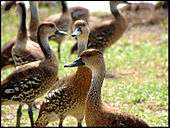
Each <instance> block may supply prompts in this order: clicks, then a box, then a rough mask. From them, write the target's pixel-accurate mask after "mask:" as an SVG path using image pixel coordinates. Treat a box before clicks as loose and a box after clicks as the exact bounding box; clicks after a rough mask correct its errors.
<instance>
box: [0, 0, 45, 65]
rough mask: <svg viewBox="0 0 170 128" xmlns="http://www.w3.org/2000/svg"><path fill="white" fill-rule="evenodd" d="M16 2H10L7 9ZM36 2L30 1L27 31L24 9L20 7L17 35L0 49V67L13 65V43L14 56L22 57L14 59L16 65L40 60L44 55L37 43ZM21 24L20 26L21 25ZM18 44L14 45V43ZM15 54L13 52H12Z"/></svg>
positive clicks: (37, 19) (37, 18)
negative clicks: (29, 17)
mask: <svg viewBox="0 0 170 128" xmlns="http://www.w3.org/2000/svg"><path fill="white" fill-rule="evenodd" d="M15 4H16V2H12V4H10V5H11V6H9V7H8V6H7V5H8V4H7V5H6V6H7V7H8V9H10V8H11V7H12V5H15ZM37 6H38V5H37V3H36V2H34V1H30V9H31V19H30V24H29V30H28V33H27V29H26V20H25V19H26V10H25V9H24V8H23V9H24V10H22V8H21V9H20V10H18V11H19V13H20V14H19V17H20V18H21V23H20V28H19V30H18V33H17V37H16V38H14V39H12V40H11V41H9V42H7V43H6V45H5V46H3V48H2V50H1V60H2V63H1V68H4V67H7V66H14V61H13V58H12V54H11V51H12V48H13V46H14V44H15V47H17V48H14V49H15V50H14V51H16V52H17V53H16V56H18V57H21V58H22V59H15V60H16V61H17V60H18V61H17V62H18V63H17V64H16V66H19V65H20V64H25V63H28V62H32V61H35V60H40V59H43V58H44V55H43V53H42V51H41V48H40V46H39V44H37V43H36V42H37V28H38V25H39V15H38V7H37ZM21 24H22V26H21ZM17 44H18V45H19V46H16V45H17ZM13 54H15V53H13ZM25 55H26V56H25Z"/></svg>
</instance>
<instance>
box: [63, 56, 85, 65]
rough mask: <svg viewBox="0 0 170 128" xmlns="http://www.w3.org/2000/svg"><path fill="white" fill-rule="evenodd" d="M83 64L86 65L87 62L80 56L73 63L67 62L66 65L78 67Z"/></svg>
mask: <svg viewBox="0 0 170 128" xmlns="http://www.w3.org/2000/svg"><path fill="white" fill-rule="evenodd" d="M81 65H85V63H84V62H83V61H82V58H79V59H77V60H75V61H74V62H73V63H71V64H65V65H64V67H78V66H81Z"/></svg>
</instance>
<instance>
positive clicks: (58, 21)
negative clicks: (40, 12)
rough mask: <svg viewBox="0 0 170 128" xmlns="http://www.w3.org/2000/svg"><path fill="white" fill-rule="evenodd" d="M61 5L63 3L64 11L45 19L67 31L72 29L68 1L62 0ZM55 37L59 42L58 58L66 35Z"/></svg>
mask: <svg viewBox="0 0 170 128" xmlns="http://www.w3.org/2000/svg"><path fill="white" fill-rule="evenodd" d="M61 5H62V13H60V14H56V15H51V16H49V17H47V18H46V19H45V20H44V21H47V22H53V23H55V25H56V26H57V28H59V29H60V30H63V31H65V32H67V31H68V30H69V29H70V24H71V17H70V13H69V11H68V7H67V4H66V2H65V1H61ZM53 39H54V40H55V41H56V42H57V43H58V58H59V59H60V56H61V55H60V49H61V42H62V41H63V39H64V36H58V37H55V38H53Z"/></svg>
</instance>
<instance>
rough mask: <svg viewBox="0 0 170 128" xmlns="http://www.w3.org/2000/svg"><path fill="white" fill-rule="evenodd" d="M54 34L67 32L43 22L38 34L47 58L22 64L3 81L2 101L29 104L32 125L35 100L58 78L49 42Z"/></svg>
mask: <svg viewBox="0 0 170 128" xmlns="http://www.w3.org/2000/svg"><path fill="white" fill-rule="evenodd" d="M17 6H19V7H20V9H21V8H22V9H23V7H24V5H23V4H22V3H18V5H17ZM23 10H24V9H23ZM54 34H55V35H57V34H65V32H62V31H59V30H58V29H57V28H56V26H55V24H53V23H42V24H41V25H40V26H39V27H38V32H37V36H38V42H39V45H40V47H41V49H42V51H43V54H44V56H45V58H44V59H43V60H39V61H34V62H30V63H28V64H24V65H21V66H20V68H18V69H16V70H15V71H14V72H13V73H12V74H10V75H9V76H8V77H7V78H6V79H5V80H3V81H2V82H1V93H0V97H1V103H2V104H7V103H9V104H11V103H12V102H14V103H20V104H27V105H28V113H29V117H30V121H31V126H32V127H33V123H34V121H33V113H32V111H31V108H32V104H33V102H34V100H35V99H36V98H38V97H40V96H42V95H43V94H44V93H46V92H47V91H48V90H49V89H50V88H51V87H52V85H54V83H55V82H56V81H57V80H58V61H57V58H56V57H55V55H54V53H53V51H52V50H51V48H50V46H49V44H48V37H49V36H51V35H54ZM19 116H21V114H20V115H19ZM18 125H19V124H18Z"/></svg>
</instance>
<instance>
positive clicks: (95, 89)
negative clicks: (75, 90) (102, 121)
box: [86, 62, 105, 109]
mask: <svg viewBox="0 0 170 128" xmlns="http://www.w3.org/2000/svg"><path fill="white" fill-rule="evenodd" d="M104 76H105V64H104V62H102V64H100V65H98V67H97V68H96V69H92V80H91V87H90V90H89V93H88V95H87V100H86V107H87V109H88V108H95V107H92V106H98V107H100V105H101V103H102V101H101V87H102V84H103V80H104Z"/></svg>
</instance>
